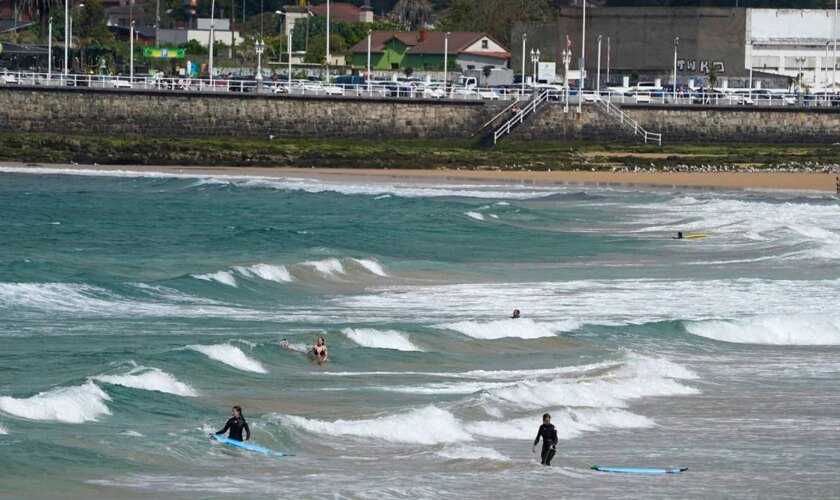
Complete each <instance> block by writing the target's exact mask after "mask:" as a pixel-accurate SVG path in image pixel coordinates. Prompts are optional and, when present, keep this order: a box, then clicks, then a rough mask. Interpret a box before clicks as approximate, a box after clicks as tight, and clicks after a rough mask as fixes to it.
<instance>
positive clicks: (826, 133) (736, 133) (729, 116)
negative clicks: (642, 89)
mask: <svg viewBox="0 0 840 500" xmlns="http://www.w3.org/2000/svg"><path fill="white" fill-rule="evenodd" d="M623 109H624V111H625V113H626V114H627V116H629V117H630V118H632V119H634V120H636V121H638V122H639V124H640V125H641V126H642V127H644V128H645V129H646V130H647V131H648V132H657V133H661V134H662V142H663V144H671V145H673V144H686V143H689V144H691V143H779V144H791V143H823V144H826V143H829V144H832V143H835V142H840V108H819V107H814V108H804V109H803V108H795V107H773V108H755V107H703V106H692V107H688V106H681V107H667V108H665V107H662V106H642V105H625V106H624V108H623ZM514 135H515V136H517V137H520V138H523V139H532V140H537V139H542V140H573V141H577V140H580V141H590V142H591V141H606V142H625V143H637V142H639V139H638V137H634V136H633V131H632V129H631V128H630V127H628V126H627V125H622V124H621V123H620V122H619V121H618V120H617V118H615V117H614V116H608V115H607V114H605V113H604V112H602V111H600V110H599V109H598V108H596V107H595V106H594V105H589V106H585V107H584V112H583V114H582V115H578V114H577V113H575V112H574V109H572V110H570V113H569V114H568V115H566V114H565V113H564V112H563V105H562V104H559V103H550V104H547V105H546V106H545V107H543V108H541V109H540V112H539V113H538V115H537V116H536V117H532V119H531V120H529V121H526V123H524V124H523V125H522V126H521V127H519V128H518V129H517V130H516V131H514Z"/></svg>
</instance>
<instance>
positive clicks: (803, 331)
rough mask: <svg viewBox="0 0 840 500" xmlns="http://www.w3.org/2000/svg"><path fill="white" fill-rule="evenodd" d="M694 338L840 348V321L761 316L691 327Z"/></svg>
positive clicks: (688, 325) (828, 318)
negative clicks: (839, 346)
mask: <svg viewBox="0 0 840 500" xmlns="http://www.w3.org/2000/svg"><path fill="white" fill-rule="evenodd" d="M686 330H687V331H688V332H689V333H691V334H692V335H697V336H700V337H706V338H709V339H713V340H720V341H723V342H731V343H735V344H770V345H840V318H837V317H834V318H832V317H824V316H821V317H817V316H760V317H752V318H747V319H738V320H717V321H702V322H697V323H689V324H687V325H686Z"/></svg>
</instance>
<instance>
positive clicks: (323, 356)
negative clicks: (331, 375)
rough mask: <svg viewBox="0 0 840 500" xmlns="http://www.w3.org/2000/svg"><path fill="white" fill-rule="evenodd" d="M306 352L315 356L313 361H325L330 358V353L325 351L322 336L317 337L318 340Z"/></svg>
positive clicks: (325, 347)
mask: <svg viewBox="0 0 840 500" xmlns="http://www.w3.org/2000/svg"><path fill="white" fill-rule="evenodd" d="M307 353H308V354H312V355H313V356H314V357H315V361H320V362H325V361H329V360H330V359H329V358H330V354H329V352H328V351H327V346H326V344H325V343H324V337H318V341H317V342H316V343H315V345H314V346H312V347H310V348H309V351H307Z"/></svg>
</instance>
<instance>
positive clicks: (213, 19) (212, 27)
mask: <svg viewBox="0 0 840 500" xmlns="http://www.w3.org/2000/svg"><path fill="white" fill-rule="evenodd" d="M215 12H216V0H212V1H211V2H210V54H209V63H208V64H207V72H208V73H210V88H211V89H212V88H213V45H215V43H216V40H215V38H216V16H215V15H214V13H215Z"/></svg>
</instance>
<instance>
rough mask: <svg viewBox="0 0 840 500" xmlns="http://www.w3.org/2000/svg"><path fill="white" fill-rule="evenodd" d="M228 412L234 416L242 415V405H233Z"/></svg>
mask: <svg viewBox="0 0 840 500" xmlns="http://www.w3.org/2000/svg"><path fill="white" fill-rule="evenodd" d="M230 414H231V415H233V417H234V418H239V417H241V416H242V407H241V406H238V405H237V406H234V407H233V408H231V409H230Z"/></svg>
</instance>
